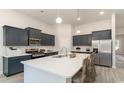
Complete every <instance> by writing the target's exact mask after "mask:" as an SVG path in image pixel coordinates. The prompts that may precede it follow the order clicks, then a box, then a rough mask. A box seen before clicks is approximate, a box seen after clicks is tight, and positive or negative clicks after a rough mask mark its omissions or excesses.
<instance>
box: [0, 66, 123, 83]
mask: <svg viewBox="0 0 124 93" xmlns="http://www.w3.org/2000/svg"><path fill="white" fill-rule="evenodd" d="M96 72H97V77H96V81H95V83H124V69H118V68H117V69H114V68H107V67H101V66H96ZM23 77H24V74H23V73H19V74H16V75H13V76H10V77H5V76H3V75H1V76H0V82H1V83H23V82H24V80H23Z"/></svg>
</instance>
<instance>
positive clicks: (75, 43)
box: [73, 36, 80, 46]
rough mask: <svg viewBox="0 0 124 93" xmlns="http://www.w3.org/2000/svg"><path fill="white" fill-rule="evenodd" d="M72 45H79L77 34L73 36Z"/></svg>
mask: <svg viewBox="0 0 124 93" xmlns="http://www.w3.org/2000/svg"><path fill="white" fill-rule="evenodd" d="M73 45H74V46H78V45H80V37H78V36H73Z"/></svg>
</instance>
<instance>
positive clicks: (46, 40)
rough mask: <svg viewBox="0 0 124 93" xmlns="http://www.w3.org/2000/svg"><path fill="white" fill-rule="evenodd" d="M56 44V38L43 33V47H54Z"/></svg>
mask: <svg viewBox="0 0 124 93" xmlns="http://www.w3.org/2000/svg"><path fill="white" fill-rule="evenodd" d="M54 44H55V36H54V35H49V34H45V33H41V45H45V46H52V45H54Z"/></svg>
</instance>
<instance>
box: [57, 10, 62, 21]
mask: <svg viewBox="0 0 124 93" xmlns="http://www.w3.org/2000/svg"><path fill="white" fill-rule="evenodd" d="M56 23H62V18H61V17H60V16H59V10H58V11H57V18H56Z"/></svg>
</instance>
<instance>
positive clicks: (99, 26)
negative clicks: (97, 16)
mask: <svg viewBox="0 0 124 93" xmlns="http://www.w3.org/2000/svg"><path fill="white" fill-rule="evenodd" d="M110 28H111V20H103V21H97V22H93V23H87V24H82V25H79V26H75V30H74V32H73V35H77V33H76V30H77V29H79V30H80V31H81V33H80V34H91V33H92V31H98V30H105V29H110Z"/></svg>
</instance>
